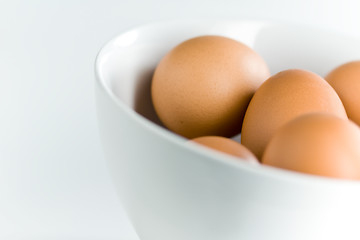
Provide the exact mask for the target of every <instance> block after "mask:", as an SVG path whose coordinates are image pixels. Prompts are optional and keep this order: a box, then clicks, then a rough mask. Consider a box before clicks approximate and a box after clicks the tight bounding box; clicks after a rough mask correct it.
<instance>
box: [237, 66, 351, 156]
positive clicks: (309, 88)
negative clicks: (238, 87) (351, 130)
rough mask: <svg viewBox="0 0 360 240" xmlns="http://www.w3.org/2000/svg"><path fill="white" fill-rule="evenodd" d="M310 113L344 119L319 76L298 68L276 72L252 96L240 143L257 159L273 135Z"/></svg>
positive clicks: (335, 97)
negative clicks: (290, 122)
mask: <svg viewBox="0 0 360 240" xmlns="http://www.w3.org/2000/svg"><path fill="white" fill-rule="evenodd" d="M310 112H327V113H332V114H334V115H337V116H339V117H341V118H344V119H347V115H346V112H345V109H344V106H343V104H342V102H341V100H340V98H339V96H338V95H337V94H336V92H335V90H334V89H333V88H332V87H331V86H330V85H329V84H328V83H327V82H326V81H325V80H324V79H323V78H322V77H320V76H319V75H317V74H315V73H312V72H309V71H305V70H299V69H290V70H285V71H282V72H279V73H277V74H275V75H274V76H272V77H270V78H269V79H268V80H266V81H265V82H264V83H263V84H262V85H261V86H260V87H259V89H258V90H257V91H256V93H255V94H254V96H253V98H252V100H251V102H250V104H249V106H248V109H247V111H246V114H245V118H244V123H243V126H242V134H241V143H242V144H243V145H244V146H246V147H247V148H248V149H250V151H251V152H253V153H254V154H255V156H257V158H258V159H261V157H262V154H263V152H264V150H265V147H266V145H267V144H268V142H269V141H270V139H271V137H272V136H273V135H274V133H275V132H276V131H277V130H278V129H279V128H280V127H281V126H282V125H284V124H285V123H287V122H288V121H290V120H292V119H294V118H296V117H298V116H300V115H302V114H306V113H310Z"/></svg>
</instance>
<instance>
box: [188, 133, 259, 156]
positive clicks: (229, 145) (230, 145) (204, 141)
mask: <svg viewBox="0 0 360 240" xmlns="http://www.w3.org/2000/svg"><path fill="white" fill-rule="evenodd" d="M190 142H195V143H198V144H201V145H203V146H206V147H209V148H212V149H214V150H217V151H220V152H223V153H226V154H230V155H232V156H235V157H239V158H241V159H242V160H245V161H248V162H254V163H257V162H258V160H257V159H256V157H255V156H254V154H252V153H251V152H250V151H249V150H248V149H247V148H246V147H244V146H243V145H241V144H240V143H238V142H236V141H234V140H232V139H230V138H225V137H219V136H203V137H198V138H194V139H192V140H190Z"/></svg>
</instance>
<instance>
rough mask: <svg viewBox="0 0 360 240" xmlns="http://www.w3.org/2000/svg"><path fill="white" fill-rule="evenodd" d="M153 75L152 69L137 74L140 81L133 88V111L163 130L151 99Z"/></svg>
mask: <svg viewBox="0 0 360 240" xmlns="http://www.w3.org/2000/svg"><path fill="white" fill-rule="evenodd" d="M153 74H154V69H146V70H144V71H142V72H141V73H139V76H138V78H139V79H141V80H139V81H137V85H136V88H135V96H134V101H135V102H134V110H135V112H137V113H138V114H140V115H141V116H143V117H145V118H147V119H148V120H150V121H151V122H153V123H155V124H157V125H159V126H161V127H164V128H165V126H164V125H163V124H162V122H161V121H160V119H159V117H158V116H157V114H156V112H155V108H154V105H153V103H152V99H151V81H152V76H153Z"/></svg>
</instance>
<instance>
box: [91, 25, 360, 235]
mask: <svg viewBox="0 0 360 240" xmlns="http://www.w3.org/2000/svg"><path fill="white" fill-rule="evenodd" d="M202 34H219V35H224V36H229V37H232V38H235V39H238V40H241V41H243V42H245V43H246V44H248V45H249V46H250V47H252V48H254V49H255V51H257V52H258V53H259V54H260V55H262V56H263V57H264V59H265V60H266V61H267V62H268V64H269V66H270V69H271V71H272V73H275V72H277V71H280V70H283V69H287V68H305V69H308V70H311V71H314V72H316V73H319V74H321V75H324V74H325V73H326V72H328V71H330V70H331V68H333V67H334V66H336V65H338V64H340V63H342V62H345V61H349V60H353V59H356V58H360V49H359V47H358V40H357V39H352V38H350V37H345V36H337V35H336V34H332V33H327V32H325V31H320V30H313V29H308V28H306V27H299V26H289V25H281V24H268V23H264V22H249V21H212V22H211V21H210V22H205V21H195V22H191V21H177V22H168V23H158V24H150V25H147V26H144V27H140V28H136V29H133V30H130V31H129V32H126V33H124V34H121V35H119V36H118V37H116V38H115V39H114V40H112V41H110V42H109V43H108V44H107V45H105V47H104V48H103V49H102V51H101V52H100V53H99V55H98V58H97V63H96V75H97V84H96V96H97V109H98V119H99V126H100V132H101V137H102V142H103V146H104V151H105V154H106V159H107V161H108V164H109V168H110V171H111V173H112V176H113V179H114V183H115V186H116V188H117V190H118V192H119V195H120V198H121V201H122V204H123V205H124V207H125V209H126V211H127V213H128V215H129V217H130V219H131V221H132V223H133V225H134V227H135V229H136V231H137V233H138V235H139V237H140V238H141V239H142V240H169V239H171V240H184V239H186V240H200V239H201V240H203V239H204V240H205V239H206V240H220V239H221V240H239V239H242V240H259V239H271V240H272V239H274V240H282V239H284V240H289V239H292V240H297V239H299V240H305V239H306V240H312V239H314V240H315V239H316V240H318V239H350V240H352V239H354V240H355V239H356V240H358V239H360V228H359V226H360V225H359V223H358V222H359V221H358V219H359V216H360V184H359V183H357V182H351V181H337V180H330V179H323V178H320V177H312V176H305V175H302V174H295V173H289V172H286V171H282V170H275V169H271V168H269V167H262V166H254V165H250V164H246V163H243V162H235V160H234V159H232V158H231V157H227V156H225V155H222V154H217V153H211V152H210V151H206V150H204V149H200V148H197V147H195V146H192V145H188V144H185V141H186V140H185V139H183V138H181V137H178V136H175V135H174V134H172V133H169V132H168V131H167V130H165V129H163V128H161V127H159V126H157V125H155V124H153V123H151V122H150V121H149V120H147V119H145V118H144V117H142V116H140V115H139V114H137V113H136V112H135V111H133V110H132V108H135V106H136V98H137V97H135V92H136V91H135V89H138V87H139V85H144V84H145V83H144V82H146V81H147V85H149V83H148V82H149V79H150V77H151V73H152V70H153V69H154V67H155V66H156V63H157V62H158V61H159V59H160V58H161V56H163V55H164V54H165V53H166V51H168V50H169V49H170V48H172V47H173V46H174V45H176V44H177V43H179V42H181V41H183V40H185V39H187V38H189V37H192V36H198V35H202ZM145 85H146V84H145Z"/></svg>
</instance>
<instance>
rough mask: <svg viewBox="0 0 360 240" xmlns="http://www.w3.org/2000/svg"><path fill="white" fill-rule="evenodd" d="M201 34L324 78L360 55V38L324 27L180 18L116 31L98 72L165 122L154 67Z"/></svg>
mask: <svg viewBox="0 0 360 240" xmlns="http://www.w3.org/2000/svg"><path fill="white" fill-rule="evenodd" d="M200 35H222V36H227V37H230V38H233V39H236V40H238V41H241V42H243V43H245V44H247V45H248V46H249V47H251V48H253V49H254V50H255V51H256V52H257V53H259V54H260V55H261V56H262V57H263V58H264V59H265V61H266V62H267V64H268V65H269V68H270V71H271V73H272V74H274V73H277V72H279V71H282V70H286V69H290V68H300V69H306V70H309V71H313V72H315V73H317V74H319V75H321V76H324V75H325V74H326V73H327V72H329V71H330V70H331V69H332V68H334V67H335V66H337V65H339V64H341V63H345V62H346V61H350V60H354V59H359V58H360V48H359V47H358V39H354V38H352V37H346V36H341V35H337V34H336V33H332V32H327V31H324V30H319V29H312V28H309V27H304V26H295V25H286V24H275V23H267V22H258V21H197V22H193V21H188V22H186V21H185V22H183V21H182V22H180V21H179V22H168V23H165V24H164V23H162V24H149V25H146V26H142V27H139V28H135V29H132V30H129V31H127V32H125V33H122V34H120V35H118V36H117V37H116V38H114V39H113V40H112V41H111V42H109V43H108V44H107V45H106V46H105V47H104V48H103V50H102V51H101V53H100V54H99V57H98V60H99V63H98V66H101V67H99V69H98V74H99V75H100V78H101V79H102V80H103V84H104V85H105V88H106V89H107V90H108V91H109V92H110V93H111V94H113V95H115V96H116V97H117V98H118V99H119V100H121V102H122V103H124V104H125V105H127V106H128V107H130V108H131V109H134V110H135V111H136V112H137V113H139V114H141V115H142V116H144V117H145V118H147V119H149V120H151V121H152V122H154V123H156V124H158V125H160V126H162V124H161V122H160V121H159V119H158V118H157V116H156V114H155V112H154V108H153V106H152V103H151V96H150V85H151V78H152V74H153V71H154V69H155V67H156V65H157V63H158V62H159V61H160V59H161V58H162V57H163V56H164V55H165V54H166V53H167V52H168V51H169V50H170V49H171V48H173V47H174V46H176V45H177V44H179V43H180V42H182V41H184V40H186V39H189V38H192V37H195V36H200Z"/></svg>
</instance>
